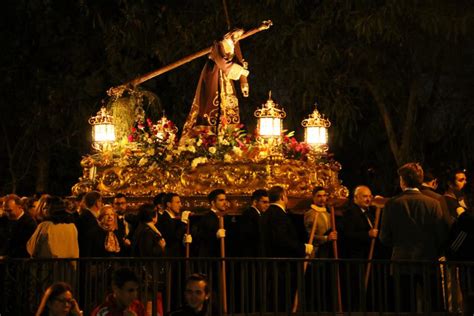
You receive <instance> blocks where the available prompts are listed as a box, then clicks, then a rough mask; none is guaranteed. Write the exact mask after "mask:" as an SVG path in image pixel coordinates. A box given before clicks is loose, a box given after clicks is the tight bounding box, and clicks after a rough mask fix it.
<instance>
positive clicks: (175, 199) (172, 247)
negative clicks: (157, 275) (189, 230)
mask: <svg viewBox="0 0 474 316" xmlns="http://www.w3.org/2000/svg"><path fill="white" fill-rule="evenodd" d="M163 202H164V204H165V205H166V209H165V211H164V212H163V215H162V216H161V217H160V220H159V222H158V223H157V228H158V230H159V231H160V232H161V234H162V235H163V238H164V239H165V240H166V256H168V257H184V243H183V241H185V240H184V239H185V236H184V235H185V234H186V225H187V224H188V221H189V213H190V212H189V211H184V212H181V205H182V204H181V199H180V197H179V195H178V194H176V193H168V194H166V196H165V197H164V200H163Z"/></svg>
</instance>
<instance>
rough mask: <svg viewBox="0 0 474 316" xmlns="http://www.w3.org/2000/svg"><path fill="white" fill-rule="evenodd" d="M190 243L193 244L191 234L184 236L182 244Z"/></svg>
mask: <svg viewBox="0 0 474 316" xmlns="http://www.w3.org/2000/svg"><path fill="white" fill-rule="evenodd" d="M192 242H193V236H191V234H184V236H183V243H184V244H191V243H192Z"/></svg>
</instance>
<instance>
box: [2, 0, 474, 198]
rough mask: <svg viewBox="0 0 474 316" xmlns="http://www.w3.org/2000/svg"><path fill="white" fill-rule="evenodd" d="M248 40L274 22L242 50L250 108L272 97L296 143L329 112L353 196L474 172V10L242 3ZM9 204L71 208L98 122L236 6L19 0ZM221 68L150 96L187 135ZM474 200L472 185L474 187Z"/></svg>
mask: <svg viewBox="0 0 474 316" xmlns="http://www.w3.org/2000/svg"><path fill="white" fill-rule="evenodd" d="M227 5H228V9H229V14H230V22H231V26H232V27H242V28H244V29H246V30H248V29H251V28H254V27H256V26H258V25H259V24H260V23H261V21H263V20H269V19H270V20H272V21H273V23H274V26H273V27H272V28H270V30H267V31H263V32H260V33H258V34H257V35H255V36H253V37H251V38H248V39H246V40H244V41H243V42H242V43H241V47H242V52H243V55H244V58H245V59H246V60H247V61H248V62H249V69H250V76H249V83H250V93H251V94H250V97H249V98H248V99H243V98H242V97H241V96H239V102H240V111H241V117H242V121H243V123H244V124H245V125H246V126H247V127H248V129H249V130H250V131H252V129H254V128H255V123H256V121H255V118H253V111H254V110H255V109H256V108H257V107H259V106H260V105H261V104H262V103H264V102H265V101H266V99H267V96H268V91H269V90H271V91H272V95H273V98H274V100H275V101H276V102H277V103H279V104H280V105H281V106H282V107H283V108H285V110H286V112H287V113H288V117H287V118H286V120H285V123H284V124H285V128H287V129H289V130H295V132H296V136H297V138H298V139H299V140H302V138H303V128H302V127H301V125H300V124H301V120H303V119H304V118H305V117H306V116H307V115H308V114H309V113H311V112H312V110H313V108H314V104H315V102H318V104H319V106H318V109H319V110H320V111H321V112H322V113H324V114H325V115H326V116H327V117H328V118H329V119H330V120H331V122H332V126H331V128H330V143H329V145H330V151H331V152H332V153H333V154H334V157H335V159H336V160H338V161H339V162H341V164H342V166H343V171H342V174H341V178H342V180H343V182H344V184H345V185H346V186H348V187H349V188H350V189H352V188H353V187H354V186H355V185H358V184H368V185H369V186H371V187H372V188H373V191H374V193H375V194H379V193H380V194H384V195H392V194H394V193H395V192H396V189H397V181H396V180H397V178H396V168H397V166H398V165H401V164H403V163H405V162H408V161H420V162H421V163H422V164H423V165H424V166H425V167H426V168H429V169H432V170H433V171H434V172H435V173H437V174H438V175H439V176H442V175H443V174H444V173H445V172H446V171H447V170H448V169H449V168H467V169H468V177H470V174H469V170H470V169H472V164H473V163H472V162H473V157H474V150H473V146H472V145H471V138H470V135H471V134H472V132H473V130H474V124H473V123H472V117H473V116H474V107H473V101H472V100H473V91H474V89H473V82H474V80H473V78H474V59H473V58H472V56H473V53H474V40H473V37H472V34H473V32H472V31H473V26H474V8H473V7H474V5H473V3H472V1H455V2H452V1H422V2H413V1H388V0H387V1H349V0H347V1H309V0H308V1H296V0H295V1H271V0H268V1H258V2H256V1H227ZM0 20H1V21H0V23H1V24H2V28H1V35H2V37H1V39H2V54H1V57H0V58H1V60H2V63H1V67H2V77H1V81H2V82H1V91H2V94H1V96H2V97H1V99H0V100H1V101H0V102H1V105H0V107H1V111H2V113H1V117H0V120H1V130H0V133H1V136H0V139H1V140H0V194H2V195H3V194H7V193H11V192H17V193H19V194H22V195H23V194H27V195H30V194H33V193H34V192H38V191H42V192H50V193H53V194H60V195H69V194H70V188H71V186H72V185H73V184H74V183H76V182H77V178H78V177H79V176H80V175H81V167H80V165H79V163H80V160H81V157H82V156H84V155H87V154H90V153H92V148H91V147H90V146H91V136H90V126H89V125H88V123H87V120H88V118H89V117H90V116H92V115H94V114H95V113H96V112H97V111H98V110H99V108H100V105H101V104H102V103H104V102H105V103H106V102H107V101H108V98H107V95H106V91H107V89H109V88H110V87H113V86H117V85H120V84H122V83H125V82H128V81H129V80H131V79H133V78H135V77H136V76H138V75H140V74H144V73H147V72H149V71H151V70H154V69H157V68H159V67H162V66H164V65H167V64H169V63H171V62H173V61H176V60H178V59H180V58H182V57H185V56H187V55H189V54H192V53H194V52H196V51H198V50H201V49H203V48H206V47H209V46H210V45H211V44H212V42H213V41H214V40H217V39H219V38H220V37H221V36H222V35H223V34H225V33H226V32H227V22H226V17H225V14H224V9H223V1H216V0H214V1H207V0H206V1H152V0H144V1H131V0H129V1H127V0H124V1H112V0H108V1H106V0H104V1H97V0H95V1H87V0H83V1H76V2H74V1H60V0H49V1H40V0H28V1H26V0H18V1H7V3H5V4H4V5H3V9H2V18H1V19H0ZM204 63H205V59H204V58H201V59H197V60H194V61H192V62H190V63H189V64H186V65H184V66H182V67H180V68H178V69H175V70H173V71H171V72H169V73H166V74H164V75H162V76H160V77H158V78H155V79H152V80H149V81H147V82H146V83H144V84H142V85H141V88H143V89H144V90H147V91H150V92H151V93H153V94H154V95H156V97H157V102H155V104H154V106H153V107H152V108H150V109H149V111H150V115H151V116H152V117H153V116H154V117H153V119H154V120H157V119H158V118H159V114H160V113H161V111H162V110H163V109H164V110H165V111H166V113H167V116H168V117H169V118H170V119H171V120H173V121H174V122H175V123H176V124H177V125H178V126H179V127H181V126H182V124H183V122H184V120H185V118H186V115H187V113H188V111H189V109H190V105H191V101H192V98H193V96H194V92H195V88H196V84H197V80H198V78H199V74H200V71H201V69H202V67H203V65H204ZM469 190H470V192H472V186H470V187H469Z"/></svg>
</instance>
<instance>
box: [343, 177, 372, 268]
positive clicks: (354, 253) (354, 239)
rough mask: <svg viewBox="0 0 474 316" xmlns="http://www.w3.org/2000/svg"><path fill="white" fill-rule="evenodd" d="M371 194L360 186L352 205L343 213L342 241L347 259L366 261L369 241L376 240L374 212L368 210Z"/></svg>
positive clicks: (367, 189) (356, 189)
mask: <svg viewBox="0 0 474 316" xmlns="http://www.w3.org/2000/svg"><path fill="white" fill-rule="evenodd" d="M372 199H373V196H372V192H371V191H370V189H369V187H367V186H365V185H360V186H358V187H356V188H355V190H354V201H353V202H354V203H353V204H351V205H350V206H349V208H348V209H347V210H346V211H345V212H344V220H343V221H344V225H343V227H344V239H345V241H346V256H347V257H348V258H358V259H367V257H368V254H369V247H370V241H371V239H372V238H376V237H377V234H378V230H377V229H376V228H375V227H374V224H375V223H374V222H375V211H374V210H373V209H372V208H370V204H371V203H372Z"/></svg>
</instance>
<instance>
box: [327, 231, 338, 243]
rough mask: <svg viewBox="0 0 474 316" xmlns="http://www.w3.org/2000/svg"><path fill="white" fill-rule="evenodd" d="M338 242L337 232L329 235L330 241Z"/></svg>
mask: <svg viewBox="0 0 474 316" xmlns="http://www.w3.org/2000/svg"><path fill="white" fill-rule="evenodd" d="M333 240H337V232H330V233H329V235H328V241H333Z"/></svg>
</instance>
